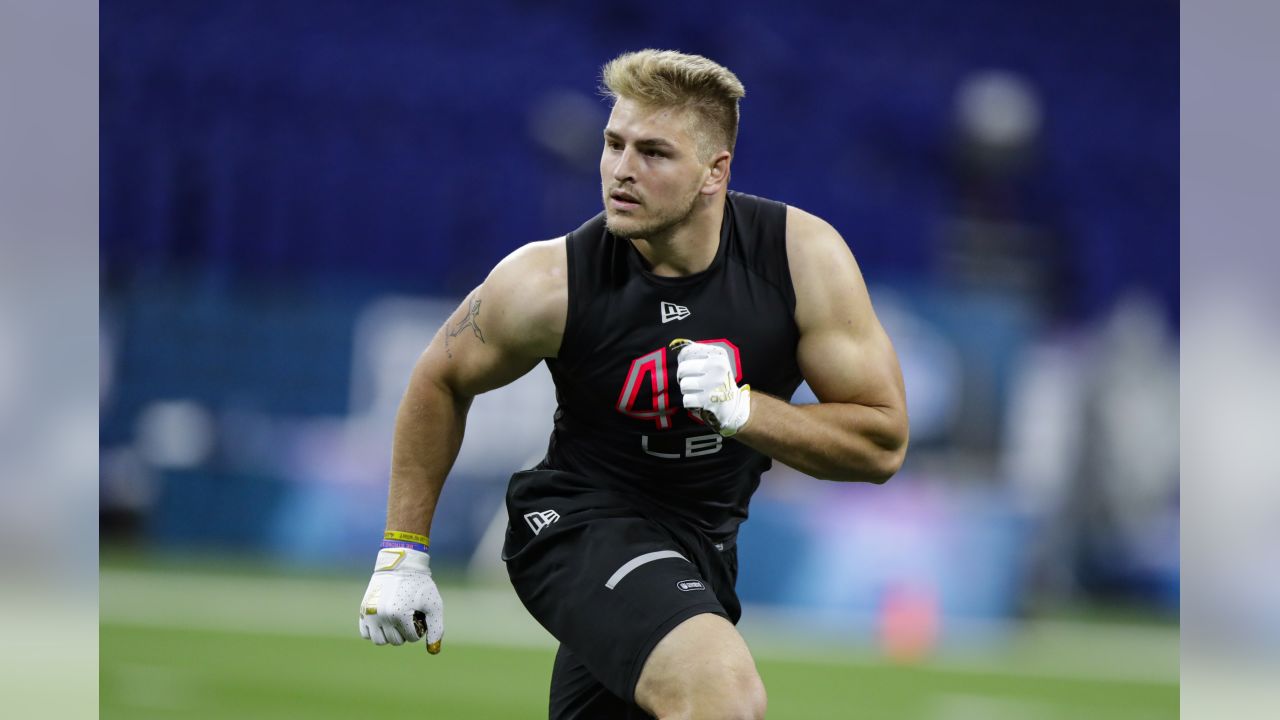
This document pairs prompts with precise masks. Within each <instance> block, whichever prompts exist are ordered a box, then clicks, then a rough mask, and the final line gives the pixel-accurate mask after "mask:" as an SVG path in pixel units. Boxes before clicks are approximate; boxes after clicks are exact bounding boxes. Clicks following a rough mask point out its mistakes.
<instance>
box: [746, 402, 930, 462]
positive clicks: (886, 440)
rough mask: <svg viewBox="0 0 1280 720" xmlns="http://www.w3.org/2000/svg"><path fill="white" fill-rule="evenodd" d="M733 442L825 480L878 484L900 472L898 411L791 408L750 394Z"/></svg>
mask: <svg viewBox="0 0 1280 720" xmlns="http://www.w3.org/2000/svg"><path fill="white" fill-rule="evenodd" d="M734 439H736V440H738V441H739V442H742V443H745V444H747V445H749V446H750V447H752V448H754V449H756V450H758V451H760V452H762V453H764V454H765V455H768V456H770V457H772V458H774V459H776V460H778V461H779V462H783V463H786V464H787V465H790V466H791V467H793V468H795V469H797V470H799V471H801V472H803V473H806V474H808V475H812V476H814V477H817V478H821V479H823V480H841V481H857V482H875V483H880V482H884V481H885V480H888V479H889V478H890V477H891V476H892V475H893V474H894V473H896V472H897V471H898V468H899V467H901V466H902V460H903V457H904V456H905V455H906V449H907V420H906V415H905V412H904V411H903V410H901V409H890V408H878V407H870V406H866V405H856V404H852V403H819V404H817V405H792V404H790V403H788V402H785V401H783V400H779V399H778V398H775V397H770V396H768V395H765V394H764V393H757V392H752V393H751V416H750V419H749V420H748V421H747V424H746V425H745V426H744V427H743V428H742V429H741V430H740V431H739V432H738V434H737V435H735V436H734Z"/></svg>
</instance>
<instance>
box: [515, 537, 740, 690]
mask: <svg viewBox="0 0 1280 720" xmlns="http://www.w3.org/2000/svg"><path fill="white" fill-rule="evenodd" d="M507 549H508V552H507V571H508V574H509V575H510V577H511V582H512V585H513V586H514V587H515V589H516V594H517V595H518V596H519V597H520V599H521V601H522V602H523V603H524V605H525V607H526V608H528V610H529V612H530V613H531V614H532V615H533V616H534V618H536V619H537V620H538V622H539V623H541V624H542V625H543V627H545V628H546V629H547V630H548V631H549V632H550V633H551V634H552V635H553V636H555V637H556V639H558V640H559V641H560V642H561V643H562V644H563V645H564V646H565V647H566V648H568V649H569V650H571V651H572V653H573V655H574V656H575V657H576V658H577V660H578V661H580V663H581V664H582V665H583V666H584V667H585V668H586V669H587V670H588V671H589V672H590V674H591V675H592V676H594V677H595V678H596V679H597V680H598V681H599V682H600V684H601V685H603V686H604V687H605V688H606V689H607V690H608V691H609V692H610V693H612V694H614V695H616V696H617V697H619V698H621V699H622V700H623V701H625V702H627V703H633V702H634V699H635V687H636V682H637V681H638V680H639V677H640V670H641V668H642V666H643V664H644V663H645V660H646V659H647V658H648V657H649V653H650V651H651V650H653V648H654V646H655V645H657V644H658V643H659V641H661V640H662V639H663V638H664V637H665V636H666V635H667V634H668V633H669V632H670V631H671V629H672V628H674V627H676V626H677V625H679V624H681V623H682V622H684V621H685V620H687V619H689V618H690V617H693V616H695V615H700V614H706V613H712V614H715V615H719V616H725V615H727V613H726V612H725V610H724V608H723V606H722V605H721V604H720V602H719V601H718V600H717V598H716V594H715V592H714V589H713V588H712V587H710V583H709V581H708V580H706V579H705V578H704V577H703V573H701V572H700V571H699V569H698V566H697V564H696V563H695V562H694V558H690V557H689V555H690V552H689V551H688V550H687V549H686V548H684V547H681V546H680V545H679V544H678V543H676V542H675V541H674V540H673V539H672V538H671V537H670V536H669V535H668V534H667V533H666V532H665V531H664V530H663V529H662V528H659V527H658V526H656V525H654V524H653V523H651V522H649V521H647V520H645V519H643V518H638V517H596V518H591V519H587V520H583V521H581V522H575V520H574V519H573V518H572V517H570V516H565V517H562V518H561V519H560V520H559V521H557V522H555V523H554V524H552V525H550V526H549V527H547V528H545V529H543V530H542V531H541V532H539V533H537V534H536V536H535V537H532V538H528V539H527V541H526V542H523V543H522V542H520V541H519V539H515V540H514V541H513V538H511V537H509V538H508V548H507ZM724 622H725V623H726V624H728V621H727V620H725V621H724Z"/></svg>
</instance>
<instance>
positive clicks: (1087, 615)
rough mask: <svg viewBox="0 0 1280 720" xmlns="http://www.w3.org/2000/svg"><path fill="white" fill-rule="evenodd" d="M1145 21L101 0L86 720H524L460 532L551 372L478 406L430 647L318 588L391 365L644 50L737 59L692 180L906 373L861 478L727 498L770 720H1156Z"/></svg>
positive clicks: (354, 594) (1157, 480)
mask: <svg viewBox="0 0 1280 720" xmlns="http://www.w3.org/2000/svg"><path fill="white" fill-rule="evenodd" d="M1177 38H1178V17H1177V5H1176V4H1175V3H1172V2H1157V1H1155V0H1132V1H1131V2H1125V3H1113V2H1102V1H1100V0H1085V1H1082V2H1078V3H1072V4H1069V5H1063V4H1059V3H1018V2H1012V1H1008V2H1003V1H996V0H975V1H974V2H969V3H963V4H959V3H950V2H945V1H943V0H921V1H918V2H913V3H890V2H863V3H857V4H846V3H837V2H825V3H824V2H814V3H788V4H765V3H755V2H732V3H730V2H709V3H701V4H696V5H690V6H687V7H680V8H679V9H676V8H675V7H674V6H673V7H670V8H659V7H657V6H653V5H612V4H602V3H592V2H567V3H557V4H550V3H547V4H544V3H534V2H505V3H484V2H480V3H472V4H465V5H463V4H444V3H442V4H438V5H437V4H432V5H428V4H425V3H419V2H409V1H407V0H403V1H388V2H380V3H376V4H360V3H342V2H306V3H303V2H297V1H290V0H279V1H276V2H269V3H262V2H250V1H248V0H227V1H226V2H220V3H215V4H198V5H196V4H175V3H162V2H154V1H142V0H110V2H105V3H103V4H102V6H101V34H100V40H101V61H100V63H101V64H100V70H101V112H100V132H101V135H100V142H101V146H100V147H101V155H100V162H101V165H100V178H101V215H100V222H101V226H100V227H101V246H100V247H101V262H100V287H101V311H100V312H101V317H100V328H101V333H100V337H101V365H102V367H101V386H100V387H101V391H100V413H101V429H100V468H101V470H100V487H99V500H100V528H101V541H102V551H101V553H102V554H101V585H100V592H101V607H100V614H101V635H100V643H101V645H100V658H101V669H100V683H101V711H102V716H103V717H118V718H151V717H156V718H159V717H193V718H194V717H209V718H214V717H217V718H222V717H255V718H276V717H279V718H292V717H300V716H308V717H313V718H325V717H334V718H337V717H351V716H355V715H358V714H373V713H382V712H398V713H418V714H424V715H426V714H430V715H431V716H432V717H442V718H490V717H538V716H539V715H540V714H544V713H545V699H546V682H547V678H548V677H549V673H550V659H551V656H552V653H553V651H554V650H553V649H554V645H553V643H552V641H551V640H550V639H549V638H548V637H547V636H546V634H545V633H544V632H543V631H541V629H539V628H538V627H537V626H536V624H534V623H533V622H532V621H531V620H529V619H528V618H527V616H526V615H525V614H524V611H523V609H522V608H521V607H520V606H519V603H518V601H516V600H515V598H514V595H513V594H512V593H511V591H510V589H509V587H508V586H507V584H506V580H505V575H504V573H503V570H502V567H501V563H500V561H499V560H498V553H497V546H496V542H497V538H498V534H499V533H500V532H501V529H502V523H503V520H502V518H501V516H500V515H499V511H500V505H501V498H502V494H503V492H504V489H505V483H506V479H507V477H508V476H509V475H510V473H511V472H512V471H513V470H515V469H518V468H521V467H525V466H527V465H529V464H531V463H532V462H533V461H534V460H535V459H536V458H537V457H539V456H540V454H541V453H542V451H543V450H544V449H545V442H546V438H547V434H548V432H549V429H550V418H551V412H552V409H553V408H554V396H553V393H552V390H551V385H550V379H549V377H548V376H547V373H546V371H545V369H542V368H539V369H536V370H535V371H534V372H533V373H531V374H530V375H529V376H528V377H526V378H524V379H522V380H521V381H519V382H517V383H516V384H514V385H512V386H511V387H509V388H506V389H503V390H501V391H496V392H494V393H491V394H489V395H486V396H482V397H481V398H480V399H478V400H477V402H476V405H475V407H474V409H473V411H472V415H471V422H470V424H469V426H468V434H467V440H466V443H465V445H464V447H463V451H462V455H461V457H460V459H459V462H458V465H457V467H456V468H455V472H454V473H453V475H452V476H451V478H450V481H449V483H448V484H447V485H446V487H445V491H444V495H443V497H442V504H441V507H440V510H439V512H438V515H437V522H436V525H435V528H434V533H433V544H432V545H433V555H434V557H435V564H436V565H437V566H438V567H439V570H440V575H441V576H442V582H443V584H444V594H445V602H446V605H447V607H448V618H449V620H448V635H447V637H446V641H445V651H444V653H443V654H442V655H441V656H439V657H435V658H427V657H424V655H425V653H423V652H422V650H421V648H420V647H414V648H399V649H395V650H389V649H374V648H372V647H369V646H367V643H364V642H362V641H360V640H359V638H358V635H357V634H356V632H355V607H356V604H357V603H358V600H359V596H360V594H361V593H362V591H363V589H364V585H365V582H366V581H367V572H368V565H369V562H370V561H371V559H372V552H373V550H372V549H373V548H374V547H375V546H376V542H377V539H378V538H379V536H380V532H381V530H382V523H383V512H384V507H385V500H386V475H387V469H388V458H389V449H390V435H391V426H392V421H393V414H394V409H395V405H396V403H397V401H398V399H399V395H400V392H401V391H402V390H403V387H404V384H405V382H406V379H407V377H408V372H409V368H410V367H411V366H412V363H413V361H414V359H415V358H416V356H417V354H418V352H420V350H421V349H422V347H424V346H425V344H426V342H427V340H428V339H429V338H430V336H431V334H432V333H433V332H434V330H435V328H436V327H437V326H438V325H439V323H440V322H441V321H442V320H443V318H444V317H445V315H446V314H447V313H448V312H449V311H450V310H451V309H452V308H453V307H454V306H455V305H456V303H457V302H458V301H459V299H460V298H461V297H462V296H463V295H464V294H465V293H466V292H467V291H468V290H469V289H470V288H472V287H473V286H475V285H476V284H477V283H479V282H480V281H481V280H482V279H483V277H484V274H485V273H486V272H487V270H488V269H489V268H490V267H491V266H492V265H493V264H494V263H496V262H497V261H498V260H499V259H500V258H502V257H503V256H504V255H506V254H507V253H508V252H510V251H511V250H513V249H514V248H515V247H517V246H518V245H520V244H523V243H525V242H528V241H532V240H537V239H544V238H548V237H553V236H556V235H560V234H563V233H564V232H566V231H568V230H570V229H572V228H574V227H576V226H577V225H578V224H579V223H580V222H581V221H582V220H583V219H585V218H587V217H589V216H591V215H593V214H594V213H596V212H597V211H598V209H599V186H598V174H597V170H596V165H597V157H598V152H599V145H600V138H599V133H600V128H601V127H602V125H603V121H604V118H605V117H606V116H607V113H608V108H607V106H606V104H605V103H604V102H603V101H601V100H600V99H599V97H598V96H597V95H596V94H595V86H596V80H597V78H596V72H597V70H598V68H599V66H600V64H601V63H603V62H604V61H606V60H608V59H609V58H611V57H613V56H614V55H616V54H618V53H619V52H622V51H625V50H629V49H637V48H641V47H671V48H676V49H681V50H685V51H689V52H697V53H701V54H705V55H707V56H709V57H711V58H713V59H715V60H717V61H719V62H722V63H723V64H725V65H726V66H728V67H729V68H731V69H733V70H734V71H735V72H736V73H737V74H738V75H739V77H740V78H741V79H742V80H743V82H744V84H745V85H746V87H747V97H746V99H745V100H744V102H743V106H742V129H741V136H740V141H739V146H738V147H739V156H738V157H737V158H736V159H735V163H734V172H735V177H734V180H733V183H732V186H733V187H734V188H735V189H738V190H742V191H745V192H750V193H753V194H759V195H764V196H767V197H772V198H775V199H779V200H782V201H785V202H788V203H790V204H794V205H796V206H799V207H802V208H804V209H806V210H809V211H812V212H814V213H816V214H818V215H820V216H822V217H824V218H826V219H827V220H829V221H830V222H832V224H834V225H835V226H836V228H837V229H839V230H840V231H841V232H842V234H843V235H844V236H845V238H846V239H847V240H848V242H849V244H850V246H851V248H852V249H853V251H854V253H855V255H856V256H857V257H858V259H859V261H860V263H861V265H862V268H863V271H864V273H865V275H866V276H867V278H868V281H869V283H870V285H871V288H872V296H873V300H874V301H875V303H876V307H877V311H878V312H879V313H880V315H881V319H882V320H883V322H884V324H885V325H886V327H887V329H888V330H889V332H890V334H891V336H892V337H893V339H894V341H895V343H896V345H897V347H898V351H899V353H900V355H901V358H902V361H903V367H904V372H905V374H906V380H907V390H908V401H909V405H910V412H911V416H912V421H913V428H912V429H913V445H912V451H911V454H910V456H909V457H908V460H907V463H906V465H905V467H904V468H903V471H902V472H901V473H900V474H899V476H898V477H896V478H895V479H894V480H892V481H891V482H890V483H889V484H887V485H885V486H882V487H872V486H842V485H835V484H829V483H822V482H818V481H814V480H811V479H808V478H805V477H803V476H800V475H798V474H796V473H794V472H791V471H789V470H788V469H787V468H784V467H776V468H775V469H774V470H773V471H772V472H771V473H769V474H768V475H766V477H765V480H764V483H763V485H762V487H761V490H760V492H759V493H758V494H757V496H756V498H755V500H754V502H753V504H752V515H751V520H750V522H748V523H747V525H746V526H745V527H744V529H743V535H742V539H741V544H742V546H743V550H742V558H743V567H742V577H741V582H740V586H739V590H740V594H741V596H742V598H743V600H744V602H745V603H746V604H747V610H746V615H745V617H744V620H743V623H742V627H743V631H744V633H745V634H746V635H747V636H748V639H749V640H750V641H751V642H752V645H753V649H754V650H755V651H756V654H757V656H758V658H759V659H760V661H761V667H762V673H763V675H764V678H765V681H766V683H767V684H768V685H769V688H770V717H777V718H845V717H871V718H904V717H911V718H940V719H948V720H949V719H961V718H1030V717H1036V718H1073V717H1079V716H1085V715H1087V716H1089V717H1099V718H1112V717H1114V718H1157V717H1173V716H1175V715H1176V713H1177V696H1178V687H1177V681H1178V658H1177V648H1178V640H1179V633H1178V627H1177V617H1178V608H1179V563H1178V557H1179V552H1178V548H1179V534H1178V516H1179V489H1178V479H1179V475H1178V461H1177V458H1178V444H1177V429H1178V394H1177V388H1178V354H1177V348H1178V337H1179V330H1178V327H1179V304H1178V285H1177V282H1178V256H1177V252H1176V247H1177V246H1176V239H1177V232H1178V230H1177V207H1178V145H1177V142H1178V121H1177V107H1178V65H1177ZM805 392H806V391H805V389H804V388H803V387H802V389H801V391H800V393H798V396H797V400H798V401H803V400H804V398H805Z"/></svg>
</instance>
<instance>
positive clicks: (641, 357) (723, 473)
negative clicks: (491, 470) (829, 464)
mask: <svg viewBox="0 0 1280 720" xmlns="http://www.w3.org/2000/svg"><path fill="white" fill-rule="evenodd" d="M566 245H567V246H568V262H569V309H568V320H567V324H566V326H565V332H564V339H563V341H562V343H561V346H560V353H559V356H558V357H556V358H548V359H547V367H548V368H549V369H550V370H551V375H552V377H553V378H554V380H555V385H556V398H557V401H558V402H559V407H558V408H557V410H556V414H555V430H554V431H553V432H552V435H551V443H550V447H549V448H548V450H547V456H546V459H545V460H544V461H543V463H542V465H541V466H542V467H548V468H554V469H559V470H566V471H569V472H573V473H576V474H579V475H582V476H585V477H586V478H588V479H589V480H590V481H591V482H592V483H593V484H598V485H599V486H600V488H601V489H609V490H613V491H616V492H620V493H623V494H625V495H627V496H629V497H630V498H631V499H632V500H634V501H636V502H638V503H640V504H642V505H644V506H646V507H648V508H650V509H653V510H656V511H658V512H662V513H671V514H674V515H676V516H677V517H681V518H684V519H685V520H687V521H688V522H690V523H692V524H693V525H695V526H696V527H698V528H700V529H701V530H703V531H704V532H707V533H708V534H710V535H712V536H713V537H716V538H728V537H731V536H732V535H733V533H734V531H735V530H736V529H737V526H738V525H739V524H740V523H741V522H742V521H743V520H744V519H746V517H747V503H748V501H749V500H750V498H751V494H752V493H753V492H755V489H756V487H758V486H759V484H760V474H761V473H763V472H764V471H765V470H768V469H769V467H770V465H771V464H772V461H771V460H770V459H769V458H768V457H766V456H765V455H763V454H761V453H759V452H756V451H755V450H753V449H751V448H749V447H747V446H746V445H744V444H742V443H740V442H737V441H736V440H734V439H732V438H721V437H720V435H718V434H717V433H716V432H715V431H713V430H712V429H711V428H710V427H708V426H706V425H703V424H701V423H700V422H699V421H698V420H696V419H694V417H693V416H692V415H690V414H689V413H688V412H686V411H685V410H684V409H683V407H682V404H681V396H680V391H679V385H678V384H677V382H676V355H677V353H676V352H674V351H672V350H671V349H669V348H668V344H669V343H670V342H671V341H672V340H674V339H676V338H687V339H690V340H695V341H698V342H715V343H719V344H721V345H723V346H724V347H725V349H726V350H728V351H729V356H730V358H731V359H733V360H735V362H736V364H737V369H738V375H739V380H738V383H739V385H741V384H743V383H750V385H751V387H752V390H758V391H763V392H766V393H768V394H770V395H775V396H777V397H781V398H783V399H788V398H790V397H791V395H792V393H794V392H795V390H796V388H797V387H798V386H799V384H800V369H799V367H798V366H797V364H796V343H797V341H798V338H799V332H798V330H797V328H796V324H795V318H794V316H795V304H796V298H795V290H794V288H792V285H791V274H790V270H789V269H788V265H787V250H786V206H785V205H783V204H782V203H778V202H774V201H772V200H766V199H763V198H758V197H754V196H751V195H746V194H743V193H736V192H730V193H729V194H728V197H727V199H726V202H725V214H724V222H723V225H722V228H721V231H720V245H719V247H718V249H717V250H716V256H715V259H714V260H713V261H712V262H711V265H710V266H709V267H708V268H707V269H706V270H704V271H702V272H700V273H696V274H694V275H688V276H684V277H660V276H657V275H654V274H653V273H652V272H650V269H649V267H648V264H647V262H646V261H645V260H644V258H643V257H642V256H641V255H640V253H639V251H637V250H636V249H635V247H634V246H633V245H632V244H631V242H630V241H629V240H626V239H623V238H617V237H614V236H613V235H612V234H611V233H610V232H609V231H608V230H607V229H606V228H605V220H604V214H603V213H601V214H600V215H597V216H596V217H595V218H592V219H591V220H589V221H587V222H586V223H585V224H584V225H583V226H582V227H580V228H578V229H577V230H575V231H573V232H572V233H570V234H569V235H568V236H567V239H566Z"/></svg>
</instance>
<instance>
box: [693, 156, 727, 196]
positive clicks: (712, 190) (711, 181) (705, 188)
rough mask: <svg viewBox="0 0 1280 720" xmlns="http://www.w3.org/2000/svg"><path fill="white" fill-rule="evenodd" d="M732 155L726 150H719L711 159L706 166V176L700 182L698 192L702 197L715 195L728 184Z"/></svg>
mask: <svg viewBox="0 0 1280 720" xmlns="http://www.w3.org/2000/svg"><path fill="white" fill-rule="evenodd" d="M731 160H733V155H731V154H730V153H729V151H728V150H721V151H720V152H718V153H716V154H715V155H713V156H712V157H711V160H710V162H709V163H708V164H707V166H706V167H707V176H706V178H705V179H704V180H703V181H702V187H701V188H700V190H699V192H701V193H702V194H703V195H715V194H716V193H718V192H720V190H721V189H722V188H723V187H725V186H726V185H728V184H729V163H730V161H731Z"/></svg>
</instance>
